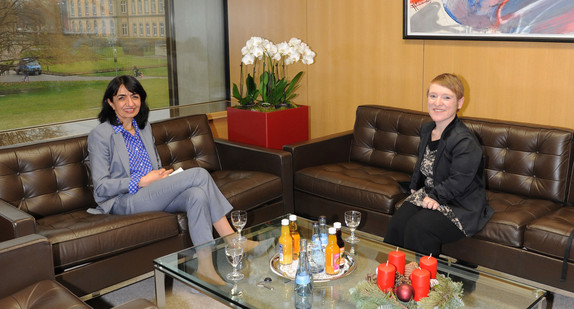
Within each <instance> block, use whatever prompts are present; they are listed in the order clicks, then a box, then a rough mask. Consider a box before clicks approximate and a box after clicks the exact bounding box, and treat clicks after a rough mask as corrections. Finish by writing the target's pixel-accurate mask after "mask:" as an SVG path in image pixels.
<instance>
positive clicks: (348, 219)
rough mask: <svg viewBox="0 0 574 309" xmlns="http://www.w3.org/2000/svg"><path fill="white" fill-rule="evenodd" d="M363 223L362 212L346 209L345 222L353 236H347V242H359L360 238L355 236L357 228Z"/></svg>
mask: <svg viewBox="0 0 574 309" xmlns="http://www.w3.org/2000/svg"><path fill="white" fill-rule="evenodd" d="M359 223H361V213H360V212H358V211H356V210H349V211H345V224H347V226H348V227H349V229H350V230H351V236H349V237H347V242H348V243H351V244H356V243H358V242H359V238H358V237H357V236H355V229H356V228H357V226H359Z"/></svg>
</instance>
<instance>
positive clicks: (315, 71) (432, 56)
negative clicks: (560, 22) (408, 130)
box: [228, 0, 574, 138]
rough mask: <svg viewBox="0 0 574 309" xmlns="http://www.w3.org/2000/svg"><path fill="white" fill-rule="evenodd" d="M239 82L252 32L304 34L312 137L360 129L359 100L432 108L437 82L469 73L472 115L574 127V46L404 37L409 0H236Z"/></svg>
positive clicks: (232, 22) (302, 100)
mask: <svg viewBox="0 0 574 309" xmlns="http://www.w3.org/2000/svg"><path fill="white" fill-rule="evenodd" d="M228 8H229V10H228V12H229V41H230V65H231V79H232V83H233V82H235V83H238V81H239V64H240V61H241V48H242V47H243V46H244V45H245V41H247V40H248V39H249V38H250V37H251V36H261V37H265V38H267V39H270V40H272V41H274V42H281V41H286V40H289V39H290V38H291V37H298V38H300V39H302V40H303V41H305V42H306V43H307V44H308V45H309V46H310V47H311V48H312V49H313V50H314V51H315V52H316V53H317V56H316V58H315V63H314V64H312V65H310V66H303V65H300V66H298V67H294V68H291V69H290V72H293V74H294V73H296V72H297V71H299V70H304V71H305V72H306V73H305V74H304V77H305V78H304V80H303V82H302V85H301V87H300V89H299V91H298V93H299V96H298V97H297V98H296V99H295V102H296V103H299V104H307V105H309V107H310V109H309V110H310V131H311V132H310V133H311V137H312V138H314V137H320V136H324V135H328V134H332V133H336V132H340V131H343V130H348V129H351V128H352V126H353V123H354V119H355V114H354V113H355V109H356V107H357V106H358V105H361V104H380V105H387V106H395V107H403V108H409V109H415V110H421V111H424V110H426V106H425V102H426V98H425V93H426V88H427V87H428V82H429V81H430V80H431V79H432V78H433V77H434V76H436V75H437V74H440V73H443V72H451V73H455V74H458V75H459V76H461V77H462V78H463V80H464V81H465V86H466V100H465V107H464V108H463V110H462V112H461V113H462V114H463V115H465V116H474V117H485V118H496V119H503V120H509V121H522V122H531V123H539V124H544V125H554V126H561V127H569V128H574V121H572V120H571V118H572V116H573V115H574V112H573V111H572V108H571V106H572V105H573V104H572V100H573V94H574V74H573V73H574V72H573V68H574V45H572V44H570V43H540V42H494V41H453V40H404V39H403V38H402V27H403V25H402V23H403V18H402V16H403V8H402V1H396V0H392V1H391V0H360V1H348V0H274V1H269V0H229V1H228Z"/></svg>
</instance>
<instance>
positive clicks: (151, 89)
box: [0, 68, 169, 130]
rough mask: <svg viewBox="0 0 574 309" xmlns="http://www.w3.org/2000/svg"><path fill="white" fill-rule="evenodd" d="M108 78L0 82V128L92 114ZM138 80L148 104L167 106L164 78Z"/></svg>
mask: <svg viewBox="0 0 574 309" xmlns="http://www.w3.org/2000/svg"><path fill="white" fill-rule="evenodd" d="M164 70H165V68H164ZM144 72H145V71H144ZM108 82H109V81H107V80H105V81H74V82H69V81H67V82H30V83H2V84H0V89H2V91H1V92H2V93H3V94H4V95H3V96H0V111H1V112H0V130H7V129H14V128H21V127H28V126H35V125H40V124H46V123H55V122H62V121H70V120H77V119H86V118H94V117H96V116H97V114H98V112H99V111H100V108H101V100H102V97H103V94H104V91H105V89H106V86H107V84H108ZM141 83H142V85H143V86H144V88H145V89H146V92H147V93H148V99H147V103H148V105H149V106H150V108H152V109H155V108H163V107H168V106H169V93H168V82H167V79H165V78H152V79H142V80H141Z"/></svg>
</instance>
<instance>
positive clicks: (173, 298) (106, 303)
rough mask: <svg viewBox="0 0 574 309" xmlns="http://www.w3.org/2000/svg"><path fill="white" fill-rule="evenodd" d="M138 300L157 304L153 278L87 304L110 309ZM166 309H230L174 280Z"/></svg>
mask: <svg viewBox="0 0 574 309" xmlns="http://www.w3.org/2000/svg"><path fill="white" fill-rule="evenodd" d="M136 298H146V299H148V300H151V301H152V302H155V283H154V280H153V277H152V278H148V279H145V280H142V281H140V282H137V283H134V284H132V285H129V286H127V287H124V288H122V289H119V290H116V291H114V292H111V293H108V294H105V295H103V296H100V297H98V298H95V299H91V300H89V301H87V303H88V305H90V306H92V307H94V308H95V309H108V308H112V307H114V306H117V305H121V304H123V303H126V302H128V301H130V300H133V299H136ZM166 308H174V309H175V308H177V309H180V308H181V309H183V308H214V309H218V308H221V309H227V308H229V307H228V306H226V305H223V304H221V303H219V302H218V301H215V300H213V299H212V298H210V297H209V296H206V295H204V294H201V293H200V292H198V291H196V290H194V289H192V288H190V287H188V286H186V285H184V284H183V283H181V282H179V281H177V280H174V283H173V285H172V286H171V288H167V289H166Z"/></svg>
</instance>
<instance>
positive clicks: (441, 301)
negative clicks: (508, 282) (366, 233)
mask: <svg viewBox="0 0 574 309" xmlns="http://www.w3.org/2000/svg"><path fill="white" fill-rule="evenodd" d="M425 258H428V257H423V258H421V260H424V259H425ZM381 265H382V266H379V268H378V271H377V274H369V275H367V277H366V279H365V280H363V281H361V282H359V283H358V284H357V285H356V286H355V287H354V288H352V289H351V290H350V291H349V292H350V294H351V300H352V301H353V302H354V303H355V304H356V306H357V308H358V309H381V308H382V309H387V308H388V309H394V308H408V309H414V308H462V307H464V302H463V301H462V294H463V289H462V282H453V281H452V279H450V278H449V277H445V276H443V275H441V274H438V273H436V271H435V274H436V275H435V278H434V279H429V281H428V282H429V287H428V294H426V296H423V297H420V295H418V296H419V297H417V296H415V288H414V287H413V280H412V279H413V276H412V275H413V273H414V272H418V271H424V272H426V273H427V274H428V275H430V271H427V270H426V269H421V268H420V267H419V265H418V264H417V263H415V262H411V263H409V264H407V265H405V266H404V271H403V273H401V272H400V271H395V272H394V282H393V284H392V286H391V287H385V285H384V283H383V281H382V280H381V277H384V275H385V273H383V272H381V270H385V269H386V267H388V266H392V267H394V265H390V264H388V263H387V264H386V265H385V264H381ZM403 265H404V264H403ZM435 269H436V268H435ZM429 278H430V276H429ZM383 279H386V278H383Z"/></svg>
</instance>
